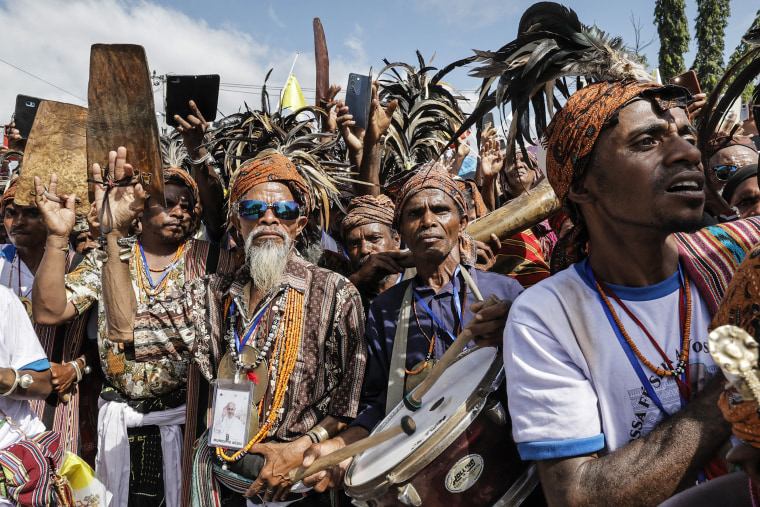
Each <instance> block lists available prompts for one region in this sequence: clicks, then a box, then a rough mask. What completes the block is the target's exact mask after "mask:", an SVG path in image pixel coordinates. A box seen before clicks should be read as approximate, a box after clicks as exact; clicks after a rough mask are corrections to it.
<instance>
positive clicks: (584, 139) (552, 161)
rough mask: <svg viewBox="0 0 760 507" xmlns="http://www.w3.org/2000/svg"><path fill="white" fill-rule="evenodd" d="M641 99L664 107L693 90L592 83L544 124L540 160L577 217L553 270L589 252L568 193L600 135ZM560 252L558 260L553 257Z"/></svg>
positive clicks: (569, 211)
mask: <svg viewBox="0 0 760 507" xmlns="http://www.w3.org/2000/svg"><path fill="white" fill-rule="evenodd" d="M637 98H642V99H645V100H648V101H649V102H651V103H652V104H654V105H655V106H656V107H657V108H658V109H659V110H660V111H667V110H668V109H671V108H674V107H684V108H685V107H686V104H687V103H688V101H689V100H690V99H691V95H690V94H689V92H688V91H687V90H686V89H685V88H681V87H679V86H672V85H664V86H663V85H657V84H655V83H651V82H644V81H635V80H630V79H629V80H625V81H604V82H601V83H594V84H591V85H589V86H586V87H585V88H582V89H580V90H578V91H577V92H575V93H574V94H573V95H572V96H570V98H569V99H568V100H567V103H566V104H565V105H564V106H563V107H562V109H561V110H560V111H559V112H558V113H557V114H556V115H554V118H553V119H552V121H551V123H550V124H549V126H548V127H547V128H546V132H545V133H544V137H543V138H542V139H541V142H540V145H539V149H538V156H537V159H538V165H539V167H542V168H544V169H546V177H547V178H548V179H549V183H550V184H551V186H552V188H553V189H554V193H555V194H557V198H558V199H559V201H560V202H561V203H562V204H563V206H564V212H565V214H566V215H567V216H568V218H570V219H571V220H572V221H573V224H575V227H574V228H573V230H572V231H571V232H570V233H569V234H568V235H567V236H565V237H564V238H563V240H562V241H561V242H560V243H558V244H557V246H556V247H555V249H554V254H553V258H552V272H557V271H560V270H562V269H564V268H566V267H567V266H569V265H570V264H572V263H574V262H578V261H580V260H581V259H582V258H583V257H584V256H585V245H586V243H587V241H588V231H587V230H586V227H585V224H584V223H583V219H582V217H580V216H579V214H578V212H577V210H576V209H575V208H574V207H573V206H568V202H567V194H568V192H569V191H570V187H571V186H572V184H573V182H575V181H578V179H579V178H581V177H582V176H583V175H584V174H585V173H586V169H587V168H588V162H589V160H590V159H591V154H592V152H593V150H594V146H595V145H596V141H597V139H599V135H600V134H601V133H602V131H603V130H604V128H605V127H606V126H607V125H609V124H610V122H611V121H612V120H613V119H614V118H616V117H617V114H618V112H619V111H620V110H621V109H622V108H623V107H624V106H625V105H627V104H628V103H629V102H631V101H633V100H636V99H637ZM555 257H556V259H555Z"/></svg>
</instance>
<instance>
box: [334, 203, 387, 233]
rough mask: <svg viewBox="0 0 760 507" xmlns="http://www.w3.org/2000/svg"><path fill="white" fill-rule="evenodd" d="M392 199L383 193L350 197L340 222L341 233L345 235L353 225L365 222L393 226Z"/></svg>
mask: <svg viewBox="0 0 760 507" xmlns="http://www.w3.org/2000/svg"><path fill="white" fill-rule="evenodd" d="M393 212H394V206H393V201H392V200H391V199H390V198H389V197H388V196H385V195H378V196H377V197H374V196H371V195H362V196H359V197H354V198H353V199H351V203H350V204H349V205H348V208H346V216H345V217H344V218H343V222H342V223H341V227H340V229H341V234H342V235H343V237H345V235H346V232H348V231H350V230H351V229H353V228H354V227H359V226H362V225H367V224H383V225H386V226H388V227H393Z"/></svg>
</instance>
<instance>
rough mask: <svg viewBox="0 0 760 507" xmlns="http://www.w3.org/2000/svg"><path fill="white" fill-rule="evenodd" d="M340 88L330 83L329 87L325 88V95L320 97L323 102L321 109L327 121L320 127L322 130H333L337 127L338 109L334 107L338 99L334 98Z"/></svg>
mask: <svg viewBox="0 0 760 507" xmlns="http://www.w3.org/2000/svg"><path fill="white" fill-rule="evenodd" d="M340 90H341V88H340V86H338V85H334V84H333V85H330V88H328V89H327V95H326V96H325V98H324V99H322V102H323V103H324V105H323V106H322V109H324V110H325V113H327V121H326V122H325V126H324V128H323V129H322V130H323V131H324V132H335V131H336V130H337V129H338V111H337V109H336V108H335V106H336V105H337V104H338V101H337V100H335V96H336V95H338V92H339V91H340Z"/></svg>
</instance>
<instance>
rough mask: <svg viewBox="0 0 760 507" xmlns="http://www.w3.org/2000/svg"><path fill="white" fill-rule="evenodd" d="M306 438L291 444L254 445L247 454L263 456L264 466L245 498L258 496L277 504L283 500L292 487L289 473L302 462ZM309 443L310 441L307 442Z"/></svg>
mask: <svg viewBox="0 0 760 507" xmlns="http://www.w3.org/2000/svg"><path fill="white" fill-rule="evenodd" d="M303 441H309V438H308V437H301V438H299V439H298V440H295V441H293V442H288V443H285V444H254V445H253V446H251V449H250V450H249V451H248V453H249V454H261V455H263V456H264V466H263V467H262V468H261V472H259V476H258V477H256V480H255V481H253V484H251V486H250V487H249V488H248V491H246V493H245V496H247V497H248V498H253V497H255V496H256V495H259V496H260V497H261V499H262V500H264V501H265V502H278V501H281V500H283V499H284V498H285V497H286V496H287V495H288V493H289V492H290V487H291V486H292V485H293V484H292V483H291V482H290V478H289V474H290V471H291V470H293V469H294V468H298V466H299V465H300V464H301V462H302V461H303V452H304V450H305V449H306V444H305V443H304V442H303ZM309 442H310V441H309Z"/></svg>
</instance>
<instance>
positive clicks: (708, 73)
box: [692, 0, 731, 94]
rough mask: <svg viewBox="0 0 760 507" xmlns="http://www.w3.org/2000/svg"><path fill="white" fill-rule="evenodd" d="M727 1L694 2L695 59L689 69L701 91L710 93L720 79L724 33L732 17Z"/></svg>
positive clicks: (699, 0)
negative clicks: (691, 69) (729, 18)
mask: <svg viewBox="0 0 760 507" xmlns="http://www.w3.org/2000/svg"><path fill="white" fill-rule="evenodd" d="M729 3H730V2H729V0H697V11H698V14H697V19H696V20H695V21H696V36H697V56H696V57H695V58H694V65H693V66H692V68H693V69H694V72H696V73H697V78H698V79H699V84H700V86H701V87H702V91H703V92H705V93H708V94H709V93H710V92H711V91H712V90H713V88H715V85H716V84H718V81H720V78H721V77H722V76H723V49H724V48H725V44H724V42H723V34H724V32H725V30H726V26H728V16H729V14H731V8H730V6H729Z"/></svg>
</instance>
